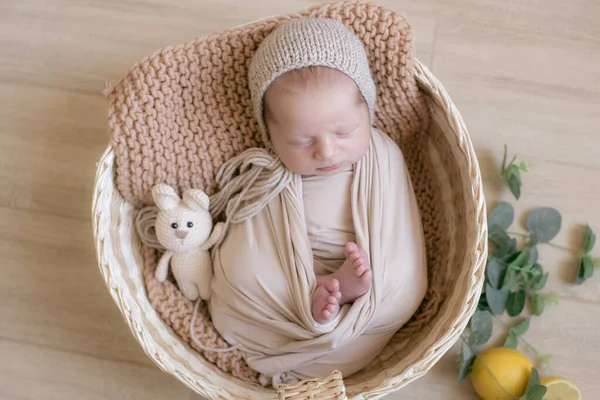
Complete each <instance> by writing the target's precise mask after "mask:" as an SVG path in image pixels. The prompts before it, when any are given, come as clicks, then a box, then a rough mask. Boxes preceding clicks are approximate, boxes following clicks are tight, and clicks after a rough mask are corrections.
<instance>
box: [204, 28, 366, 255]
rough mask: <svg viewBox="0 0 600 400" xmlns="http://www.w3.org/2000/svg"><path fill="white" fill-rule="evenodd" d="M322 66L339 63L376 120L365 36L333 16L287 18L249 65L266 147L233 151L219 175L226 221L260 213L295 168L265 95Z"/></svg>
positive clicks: (219, 204)
mask: <svg viewBox="0 0 600 400" xmlns="http://www.w3.org/2000/svg"><path fill="white" fill-rule="evenodd" d="M317 66H321V67H329V68H334V69H336V70H338V71H341V72H343V73H344V74H346V75H347V76H348V77H350V78H351V79H352V80H353V81H354V82H355V83H356V85H357V86H358V89H359V90H360V92H361V94H362V96H363V97H364V99H365V102H366V103H367V106H368V108H369V113H370V116H371V120H373V114H374V111H375V95H376V91H375V82H374V81H373V77H372V76H371V72H370V69H369V60H368V57H367V54H366V52H365V49H364V47H363V45H362V43H361V41H360V40H359V39H358V38H357V37H356V36H355V35H354V34H353V33H352V32H351V31H350V30H349V29H348V28H346V27H345V26H344V25H343V24H342V23H341V22H338V21H334V20H332V19H327V18H300V19H291V20H289V21H286V22H284V23H282V24H281V25H280V26H279V27H277V28H276V29H275V30H273V32H271V34H269V35H268V36H267V37H266V38H265V39H264V40H263V41H262V42H261V44H260V45H259V47H258V49H257V50H256V52H255V54H254V56H253V57H252V61H251V63H250V67H249V70H248V84H249V87H250V94H251V97H252V105H253V111H254V115H255V118H256V120H257V123H258V128H259V132H260V135H261V139H262V141H263V144H264V146H265V148H250V149H248V150H246V151H244V152H243V153H242V154H239V155H238V156H236V157H233V158H232V159H230V160H228V161H227V162H225V163H224V164H223V166H222V167H221V169H220V170H219V173H218V174H217V177H216V180H217V182H218V184H219V189H220V191H219V192H218V193H216V194H215V195H214V196H213V197H212V199H211V213H212V215H213V216H214V217H216V216H218V215H219V214H220V213H222V212H223V211H225V213H226V216H227V219H226V223H225V226H226V227H228V226H229V224H231V223H233V224H235V223H240V222H242V221H245V220H247V219H249V218H251V217H252V216H254V215H256V214H257V213H258V212H260V210H262V209H263V208H264V207H265V206H266V205H267V204H268V203H269V202H270V201H271V200H272V199H273V198H274V197H275V196H277V195H278V194H279V193H280V192H281V191H282V190H283V189H285V187H286V186H287V185H288V184H289V183H290V182H291V181H292V179H293V176H294V174H293V173H292V172H291V171H289V170H288V169H287V168H286V167H285V166H284V165H283V163H282V162H281V160H280V159H279V157H277V156H276V155H275V154H274V153H273V149H272V148H271V141H270V139H269V135H268V133H267V129H266V125H265V121H264V118H263V98H264V94H265V92H266V90H267V89H268V87H269V85H270V84H271V83H273V82H274V81H275V79H277V78H278V77H280V76H281V75H283V74H284V73H286V72H289V71H292V70H295V69H300V68H304V67H317ZM217 246H218V244H217Z"/></svg>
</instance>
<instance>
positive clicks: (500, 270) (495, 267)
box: [485, 258, 508, 289]
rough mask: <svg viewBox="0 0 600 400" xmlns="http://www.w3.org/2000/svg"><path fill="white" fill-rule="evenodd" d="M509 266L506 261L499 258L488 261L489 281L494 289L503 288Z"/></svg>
mask: <svg viewBox="0 0 600 400" xmlns="http://www.w3.org/2000/svg"><path fill="white" fill-rule="evenodd" d="M507 267H508V265H506V263H505V262H503V261H501V260H498V259H497V258H492V259H490V261H489V262H488V264H487V267H486V270H485V272H486V275H487V278H488V282H489V283H490V285H491V286H492V287H493V288H494V289H500V288H501V286H502V282H503V280H504V274H505V273H506V268H507Z"/></svg>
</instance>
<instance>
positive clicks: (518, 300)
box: [506, 290, 525, 317]
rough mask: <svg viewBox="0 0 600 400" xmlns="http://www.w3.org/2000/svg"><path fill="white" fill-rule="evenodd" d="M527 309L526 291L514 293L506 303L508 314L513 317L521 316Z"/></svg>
mask: <svg viewBox="0 0 600 400" xmlns="http://www.w3.org/2000/svg"><path fill="white" fill-rule="evenodd" d="M523 308H525V291H524V290H519V291H517V292H513V293H511V294H510V295H509V296H508V301H507V303H506V312H507V313H508V315H510V316H511V317H516V316H517V315H519V314H521V311H523Z"/></svg>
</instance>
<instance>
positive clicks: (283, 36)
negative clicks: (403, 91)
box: [248, 18, 376, 147]
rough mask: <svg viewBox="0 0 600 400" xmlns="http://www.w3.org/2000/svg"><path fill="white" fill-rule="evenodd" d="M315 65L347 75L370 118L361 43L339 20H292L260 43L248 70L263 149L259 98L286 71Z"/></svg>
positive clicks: (369, 85) (371, 86) (371, 89)
mask: <svg viewBox="0 0 600 400" xmlns="http://www.w3.org/2000/svg"><path fill="white" fill-rule="evenodd" d="M315 66H322V67H330V68H334V69H336V70H339V71H341V72H343V73H344V74H346V75H348V76H349V77H350V78H351V79H352V80H353V81H354V82H355V83H356V85H357V86H358V88H359V90H360V92H361V93H362V95H363V97H364V99H365V101H366V103H367V105H368V107H369V113H370V115H371V119H373V114H374V112H375V94H376V91H375V82H374V81H373V77H372V76H371V71H370V69H369V60H368V58H367V54H366V52H365V49H364V47H363V44H362V42H361V41H360V40H359V39H358V38H357V37H356V35H354V33H352V32H351V31H350V30H349V29H348V28H346V27H345V26H344V25H343V24H342V23H341V22H339V21H335V20H332V19H327V18H299V19H292V20H290V21H287V22H284V23H283V24H282V25H280V26H279V27H277V28H276V29H275V30H274V31H273V32H272V33H271V34H269V35H268V36H267V37H266V38H265V40H263V41H262V43H261V44H260V46H259V47H258V49H257V50H256V53H255V54H254V56H253V57H252V61H251V63H250V68H249V70H248V84H249V86H250V94H251V96H252V103H253V107H254V115H255V117H256V120H257V121H258V127H259V130H260V134H261V136H262V139H263V142H264V144H265V146H267V147H270V140H269V136H268V134H267V129H266V126H265V122H264V120H263V97H264V94H265V92H266V90H267V88H268V87H269V85H270V84H271V83H273V81H274V80H275V79H276V78H277V77H279V76H281V75H283V74H284V73H286V72H289V71H291V70H294V69H300V68H305V67H315Z"/></svg>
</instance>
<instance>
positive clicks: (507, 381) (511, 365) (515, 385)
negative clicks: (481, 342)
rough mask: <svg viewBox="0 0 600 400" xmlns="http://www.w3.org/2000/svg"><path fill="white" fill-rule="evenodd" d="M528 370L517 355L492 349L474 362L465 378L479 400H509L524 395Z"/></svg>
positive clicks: (515, 351)
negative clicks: (467, 378)
mask: <svg viewBox="0 0 600 400" xmlns="http://www.w3.org/2000/svg"><path fill="white" fill-rule="evenodd" d="M532 368H533V365H532V364H531V361H529V359H528V358H527V357H526V356H525V355H523V354H522V353H521V352H519V351H517V350H514V349H509V348H504V347H495V348H491V349H488V350H485V351H484V352H482V353H481V354H480V355H479V356H478V357H477V358H476V359H475V362H474V363H473V368H472V369H471V373H470V374H469V377H470V379H471V384H472V385H473V389H475V392H476V393H477V394H478V395H479V397H481V398H482V399H483V400H513V399H514V397H521V396H522V395H523V394H524V393H525V389H526V388H527V381H528V380H529V375H530V374H531V369H532ZM490 371H491V373H492V374H493V376H492V374H490ZM500 385H502V386H500ZM513 396H514V397H513Z"/></svg>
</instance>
